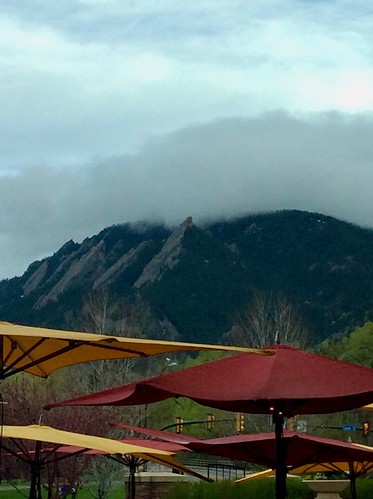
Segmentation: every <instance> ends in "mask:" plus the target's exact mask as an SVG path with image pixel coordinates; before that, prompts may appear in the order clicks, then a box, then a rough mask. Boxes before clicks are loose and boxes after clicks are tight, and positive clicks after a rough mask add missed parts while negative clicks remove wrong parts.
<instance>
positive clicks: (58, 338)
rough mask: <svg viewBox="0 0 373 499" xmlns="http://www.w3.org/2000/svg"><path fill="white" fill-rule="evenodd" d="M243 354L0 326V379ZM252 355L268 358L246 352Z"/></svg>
mask: <svg viewBox="0 0 373 499" xmlns="http://www.w3.org/2000/svg"><path fill="white" fill-rule="evenodd" d="M202 350H223V351H246V350H247V349H245V348H239V347H237V348H236V347H229V346H228V347H224V346H221V345H220V346H218V345H205V344H197V343H183V342H177V341H162V340H149V339H143V338H126V337H121V336H106V335H101V334H94V333H81V332H75V331H63V330H58V329H48V328H44V327H31V326H21V325H18V324H11V323H9V322H0V379H5V378H7V377H9V376H12V375H14V374H16V373H18V372H20V371H25V372H28V373H31V374H34V375H36V376H39V377H42V378H46V377H47V376H48V375H49V374H51V373H52V372H53V371H55V370H56V369H59V368H60V367H65V366H70V365H73V364H79V363H81V362H88V361H93V360H106V359H122V358H127V357H148V356H151V355H157V354H162V353H170V352H176V351H202ZM248 351H250V352H251V353H255V354H264V355H265V354H271V353H273V352H268V351H264V350H257V349H254V348H252V349H249V350H248Z"/></svg>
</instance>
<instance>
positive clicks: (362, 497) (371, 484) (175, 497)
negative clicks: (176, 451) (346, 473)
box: [167, 478, 373, 499]
mask: <svg viewBox="0 0 373 499" xmlns="http://www.w3.org/2000/svg"><path fill="white" fill-rule="evenodd" d="M274 485H275V484H274V480H273V479H269V478H264V479H257V480H252V481H251V482H247V483H242V484H235V483H233V482H229V481H225V482H224V481H223V482H214V483H205V482H194V483H178V484H175V485H174V486H173V488H172V490H171V491H170V493H169V494H168V495H167V499H243V498H246V497H247V498H249V497H250V498H255V499H274V498H275V486H274ZM287 485H288V499H313V498H314V497H315V494H314V492H312V490H310V488H309V487H308V486H307V485H306V484H304V483H302V481H301V480H300V479H296V478H295V479H289V480H288V484H287ZM357 496H358V498H359V499H368V498H369V499H371V498H373V479H360V480H357ZM342 497H343V499H351V494H350V491H349V489H346V491H344V492H343V493H342Z"/></svg>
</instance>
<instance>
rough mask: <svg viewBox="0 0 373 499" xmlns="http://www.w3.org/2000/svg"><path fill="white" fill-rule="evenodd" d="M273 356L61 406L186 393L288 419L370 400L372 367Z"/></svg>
mask: <svg viewBox="0 0 373 499" xmlns="http://www.w3.org/2000/svg"><path fill="white" fill-rule="evenodd" d="M269 348H273V349H274V350H275V351H276V353H275V355H272V356H259V355H251V354H246V353H245V354H239V355H233V356H232V357H228V358H225V359H222V360H218V361H213V362H207V363H205V364H201V365H199V366H196V367H192V368H188V369H183V370H181V371H177V372H172V373H168V374H164V375H162V376H158V377H156V378H151V379H147V380H144V381H140V382H137V383H131V384H128V385H123V386H121V387H118V388H113V389H110V390H105V391H103V392H99V393H96V394H93V395H87V396H83V397H79V398H77V399H72V400H69V401H66V402H62V403H58V404H53V405H50V406H48V407H47V408H49V409H50V408H52V407H56V406H62V405H136V404H149V403H152V402H157V401H160V400H164V399H166V398H169V397H178V396H181V397H188V398H190V399H192V400H195V401H196V402H198V403H200V404H202V405H206V406H209V407H214V408H218V409H225V410H228V411H235V412H245V413H257V414H267V413H271V407H274V408H275V409H276V410H277V411H282V412H283V414H284V415H285V416H287V417H290V416H294V415H296V414H319V413H329V412H338V411H343V410H348V409H355V408H357V407H361V406H363V405H366V404H369V403H371V402H373V369H370V368H367V367H362V366H358V365H355V364H351V363H347V362H343V361H339V360H335V359H330V358H328V357H324V356H321V355H316V354H312V353H309V352H305V351H302V350H298V349H296V348H292V347H289V346H283V345H276V346H273V347H269Z"/></svg>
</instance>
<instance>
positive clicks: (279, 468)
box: [274, 414, 287, 499]
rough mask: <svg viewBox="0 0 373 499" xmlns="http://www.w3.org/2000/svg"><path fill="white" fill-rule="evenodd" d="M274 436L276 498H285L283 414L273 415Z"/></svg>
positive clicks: (285, 451)
mask: <svg viewBox="0 0 373 499" xmlns="http://www.w3.org/2000/svg"><path fill="white" fill-rule="evenodd" d="M274 421H275V438H276V499H286V497H287V490H286V475H287V467H286V454H287V449H286V441H285V440H284V438H283V428H284V416H283V415H282V414H276V415H274Z"/></svg>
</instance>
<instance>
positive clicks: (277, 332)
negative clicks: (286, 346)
mask: <svg viewBox="0 0 373 499" xmlns="http://www.w3.org/2000/svg"><path fill="white" fill-rule="evenodd" d="M275 343H276V345H279V344H280V331H278V330H277V331H276V334H275Z"/></svg>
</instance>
